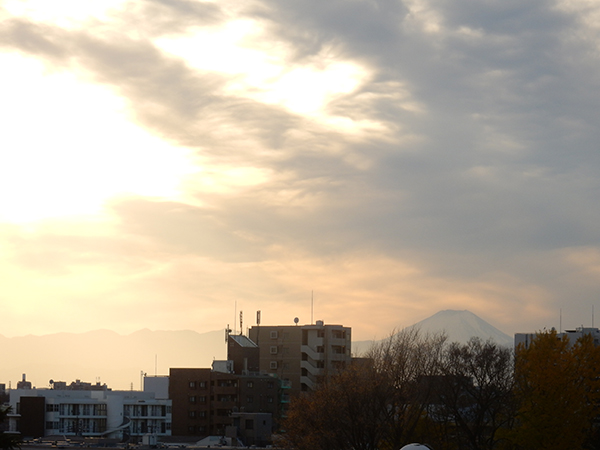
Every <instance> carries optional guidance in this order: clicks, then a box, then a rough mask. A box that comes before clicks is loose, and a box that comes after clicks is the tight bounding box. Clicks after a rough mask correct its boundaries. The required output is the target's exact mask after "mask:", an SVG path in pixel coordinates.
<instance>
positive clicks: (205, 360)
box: [0, 330, 227, 390]
mask: <svg viewBox="0 0 600 450" xmlns="http://www.w3.org/2000/svg"><path fill="white" fill-rule="evenodd" d="M0 349H2V350H1V352H2V356H1V357H0V383H5V384H6V387H7V388H8V386H9V382H10V383H11V384H12V387H16V384H17V381H20V380H21V376H22V374H26V375H27V379H28V380H29V381H31V382H32V384H33V385H34V386H37V387H47V386H48V384H49V383H48V381H49V380H50V379H53V380H55V381H66V382H67V383H70V382H71V381H75V380H76V379H80V380H81V381H86V382H92V383H95V382H96V381H98V380H99V381H100V382H101V383H106V384H107V385H108V387H110V388H112V389H125V390H129V389H131V388H132V387H133V389H140V375H141V373H144V372H145V373H147V374H148V375H154V374H155V370H156V374H158V375H168V373H169V368H171V367H210V366H211V364H212V361H213V360H214V359H225V357H226V350H227V349H226V345H225V332H224V331H211V332H208V333H197V332H195V331H150V330H140V331H136V332H135V333H132V334H129V335H120V334H118V333H115V332H113V331H108V330H96V331H90V332H87V333H57V334H48V335H44V336H32V335H28V336H22V337H13V338H7V337H3V336H0Z"/></svg>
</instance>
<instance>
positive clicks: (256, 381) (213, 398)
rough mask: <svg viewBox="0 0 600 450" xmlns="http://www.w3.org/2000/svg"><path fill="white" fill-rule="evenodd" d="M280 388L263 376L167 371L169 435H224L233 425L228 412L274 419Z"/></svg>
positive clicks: (182, 369) (216, 372)
mask: <svg viewBox="0 0 600 450" xmlns="http://www.w3.org/2000/svg"><path fill="white" fill-rule="evenodd" d="M280 385H281V383H280V380H279V379H277V378H276V377H273V376H270V375H266V374H262V375H261V374H258V373H251V372H248V374H235V373H224V372H218V371H214V370H212V369H193V368H172V369H170V372H169V398H170V399H171V401H172V405H173V406H172V414H173V429H172V434H173V435H176V436H198V437H204V436H211V435H212V436H224V435H225V434H226V431H227V427H228V426H231V425H232V423H233V419H232V413H233V414H235V413H268V414H271V417H273V418H276V417H277V416H278V411H279V401H280V398H281V393H280V388H281V386H280ZM248 420H249V419H248ZM248 423H249V422H247V424H248Z"/></svg>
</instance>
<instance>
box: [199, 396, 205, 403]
mask: <svg viewBox="0 0 600 450" xmlns="http://www.w3.org/2000/svg"><path fill="white" fill-rule="evenodd" d="M198 402H199V403H206V395H201V396H200V397H198Z"/></svg>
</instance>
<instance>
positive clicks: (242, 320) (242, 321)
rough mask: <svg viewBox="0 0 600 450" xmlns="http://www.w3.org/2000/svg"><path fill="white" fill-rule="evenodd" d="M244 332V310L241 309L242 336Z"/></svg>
mask: <svg viewBox="0 0 600 450" xmlns="http://www.w3.org/2000/svg"><path fill="white" fill-rule="evenodd" d="M243 332H244V311H240V336H241V335H242V333H243Z"/></svg>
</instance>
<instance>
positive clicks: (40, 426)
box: [9, 382, 171, 439]
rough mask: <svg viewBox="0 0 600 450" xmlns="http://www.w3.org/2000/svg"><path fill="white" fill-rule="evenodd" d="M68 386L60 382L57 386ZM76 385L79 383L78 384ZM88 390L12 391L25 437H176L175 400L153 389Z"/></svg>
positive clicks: (103, 388) (12, 399)
mask: <svg viewBox="0 0 600 450" xmlns="http://www.w3.org/2000/svg"><path fill="white" fill-rule="evenodd" d="M57 384H58V385H59V386H61V387H62V386H63V385H62V384H60V382H58V383H55V384H54V385H55V386H56V385H57ZM75 385H78V384H77V383H75ZM91 386H92V385H90V388H87V389H78V388H74V389H69V388H68V387H67V388H66V389H56V388H53V389H36V388H33V389H13V390H11V391H10V400H9V403H10V405H11V406H12V408H13V411H15V412H16V413H17V414H19V415H20V419H19V431H20V432H21V434H22V436H24V437H34V438H36V437H44V436H53V435H63V436H85V437H105V438H114V439H127V438H128V437H135V438H136V439H137V438H139V437H141V436H143V435H144V434H146V433H153V434H157V435H159V436H169V435H171V401H170V400H168V399H157V398H155V395H154V393H152V392H141V391H113V390H111V389H108V388H107V387H106V385H103V386H98V385H93V386H95V387H96V388H95V389H94V388H91Z"/></svg>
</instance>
